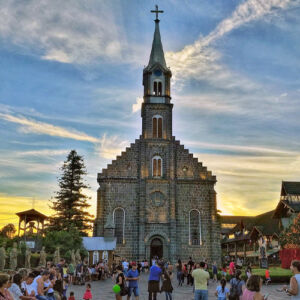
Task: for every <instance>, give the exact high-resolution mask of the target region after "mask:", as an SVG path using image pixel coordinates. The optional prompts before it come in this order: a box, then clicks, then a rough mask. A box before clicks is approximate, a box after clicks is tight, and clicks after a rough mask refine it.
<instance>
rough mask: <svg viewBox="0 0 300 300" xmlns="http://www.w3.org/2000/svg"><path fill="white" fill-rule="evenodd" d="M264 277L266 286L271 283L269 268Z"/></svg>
mask: <svg viewBox="0 0 300 300" xmlns="http://www.w3.org/2000/svg"><path fill="white" fill-rule="evenodd" d="M265 277H266V285H268V284H269V283H270V282H271V277H270V271H269V268H267V269H266V273H265Z"/></svg>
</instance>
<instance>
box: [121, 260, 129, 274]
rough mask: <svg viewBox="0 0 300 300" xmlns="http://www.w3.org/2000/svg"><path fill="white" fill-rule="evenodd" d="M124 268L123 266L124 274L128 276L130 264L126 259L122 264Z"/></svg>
mask: <svg viewBox="0 0 300 300" xmlns="http://www.w3.org/2000/svg"><path fill="white" fill-rule="evenodd" d="M122 266H123V272H124V274H125V276H126V274H127V271H128V268H129V262H128V261H127V260H126V259H125V260H124V261H123V262H122Z"/></svg>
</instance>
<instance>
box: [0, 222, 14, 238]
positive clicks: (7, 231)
mask: <svg viewBox="0 0 300 300" xmlns="http://www.w3.org/2000/svg"><path fill="white" fill-rule="evenodd" d="M16 231H17V230H16V227H15V225H14V224H11V223H10V224H7V225H5V226H4V227H2V229H1V232H0V234H1V235H2V236H4V237H7V238H9V239H12V238H13V237H14V234H15V233H16Z"/></svg>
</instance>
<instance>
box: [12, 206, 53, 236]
mask: <svg viewBox="0 0 300 300" xmlns="http://www.w3.org/2000/svg"><path fill="white" fill-rule="evenodd" d="M16 215H17V216H18V217H19V230H18V236H20V234H21V232H23V234H24V237H26V235H32V234H33V233H34V230H36V233H37V234H40V233H41V232H42V231H43V229H44V222H45V220H46V219H47V218H48V217H47V216H45V215H44V214H42V213H40V212H38V211H37V210H35V209H30V210H26V211H21V212H18V213H16Z"/></svg>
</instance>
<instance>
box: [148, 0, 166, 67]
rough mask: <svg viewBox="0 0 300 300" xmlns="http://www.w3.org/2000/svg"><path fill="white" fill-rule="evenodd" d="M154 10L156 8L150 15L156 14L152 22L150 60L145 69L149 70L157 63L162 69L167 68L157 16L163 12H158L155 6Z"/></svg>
mask: <svg viewBox="0 0 300 300" xmlns="http://www.w3.org/2000/svg"><path fill="white" fill-rule="evenodd" d="M155 8H156V9H155V10H151V12H152V13H155V14H156V19H155V20H154V22H155V31H154V36H153V42H152V49H151V54H150V59H149V63H148V66H147V68H151V67H152V66H153V65H154V64H156V63H159V64H160V65H161V66H162V67H163V68H167V65H166V61H165V55H164V50H163V46H162V43H161V39H160V32H159V19H158V14H159V13H163V10H158V6H157V5H156V6H155Z"/></svg>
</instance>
